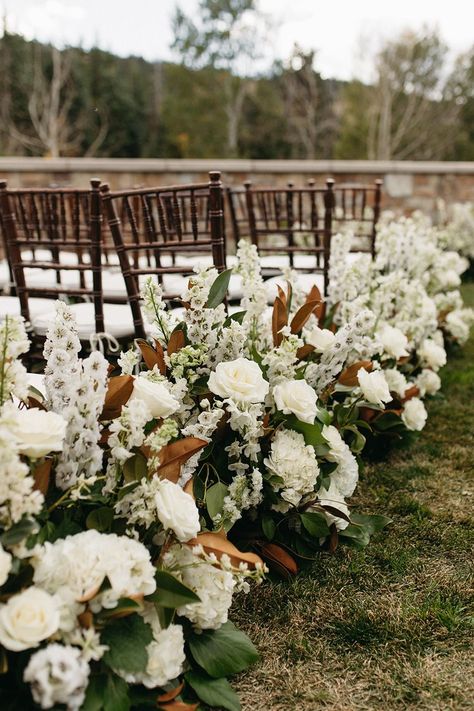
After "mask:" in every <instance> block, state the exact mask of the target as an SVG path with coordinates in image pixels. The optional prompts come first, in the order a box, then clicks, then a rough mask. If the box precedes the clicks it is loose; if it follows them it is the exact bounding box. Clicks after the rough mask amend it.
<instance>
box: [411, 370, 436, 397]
mask: <svg viewBox="0 0 474 711" xmlns="http://www.w3.org/2000/svg"><path fill="white" fill-rule="evenodd" d="M416 385H417V387H418V389H419V391H420V395H421V396H424V395H434V394H435V393H437V392H438V390H439V389H440V387H441V378H440V377H439V375H438V373H435V372H434V371H433V370H428V369H425V370H422V371H421V373H420V374H419V376H418V377H417V379H416Z"/></svg>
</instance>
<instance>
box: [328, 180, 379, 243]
mask: <svg viewBox="0 0 474 711" xmlns="http://www.w3.org/2000/svg"><path fill="white" fill-rule="evenodd" d="M382 184H383V183H382V180H375V181H374V183H373V184H372V185H363V184H360V183H336V184H335V185H334V187H333V196H334V203H333V214H332V224H333V231H334V232H336V231H337V230H338V229H340V227H341V226H343V225H347V224H351V226H352V227H354V230H355V233H356V240H357V243H356V244H354V245H353V247H352V251H354V252H370V253H371V254H372V255H374V254H375V239H376V236H377V222H378V220H379V218H380V209H381V200H382Z"/></svg>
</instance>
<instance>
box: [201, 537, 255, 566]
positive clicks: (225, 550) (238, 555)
mask: <svg viewBox="0 0 474 711" xmlns="http://www.w3.org/2000/svg"><path fill="white" fill-rule="evenodd" d="M187 545H188V546H202V547H203V548H204V550H205V551H206V553H214V554H215V555H216V557H217V559H218V560H220V559H221V557H222V556H223V555H224V554H226V555H228V556H229V558H230V559H231V561H232V563H233V564H234V565H236V566H238V565H239V564H240V563H242V562H243V563H247V564H248V565H249V566H251V567H253V568H255V566H256V565H257V564H261V563H262V559H261V558H260V557H259V556H258V555H256V554H255V553H243V552H242V551H239V549H238V548H236V546H234V544H233V543H231V542H230V541H229V540H227V537H226V535H225V532H224V531H221V532H220V533H219V534H217V533H206V532H205V533H198V535H197V537H196V538H192V539H191V540H190V541H187Z"/></svg>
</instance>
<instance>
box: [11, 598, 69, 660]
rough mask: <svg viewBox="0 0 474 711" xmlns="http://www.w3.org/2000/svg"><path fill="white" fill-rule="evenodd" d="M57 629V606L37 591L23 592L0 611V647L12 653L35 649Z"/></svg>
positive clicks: (54, 601) (52, 599)
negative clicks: (1, 645)
mask: <svg viewBox="0 0 474 711" xmlns="http://www.w3.org/2000/svg"><path fill="white" fill-rule="evenodd" d="M58 627H59V608H58V604H57V602H56V600H55V599H54V597H52V596H51V595H50V594H49V593H47V592H45V591H44V590H41V588H36V587H34V586H33V587H30V588H27V589H26V590H24V591H23V592H21V593H18V595H14V596H13V597H11V598H10V599H9V600H8V602H7V603H6V604H5V605H2V606H1V607H0V644H3V646H4V647H6V648H7V649H9V650H10V651H12V652H21V651H23V650H24V649H30V648H31V647H37V646H38V644H39V643H40V642H42V641H43V640H44V639H48V637H51V635H52V634H54V633H55V632H56V631H57V629H58Z"/></svg>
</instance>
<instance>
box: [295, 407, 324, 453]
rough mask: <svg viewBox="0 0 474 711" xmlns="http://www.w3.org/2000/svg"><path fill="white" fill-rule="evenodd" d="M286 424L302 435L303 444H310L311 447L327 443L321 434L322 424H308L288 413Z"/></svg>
mask: <svg viewBox="0 0 474 711" xmlns="http://www.w3.org/2000/svg"><path fill="white" fill-rule="evenodd" d="M286 424H287V427H289V428H290V429H292V430H294V431H295V432H299V433H300V434H302V435H303V437H304V441H305V444H310V445H311V446H312V447H317V446H321V445H323V446H324V445H327V441H326V440H325V438H324V437H323V435H322V425H320V424H319V422H316V423H315V424H310V423H309V422H302V421H301V420H298V418H297V417H296V416H295V415H289V416H288V417H287V420H286Z"/></svg>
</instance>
